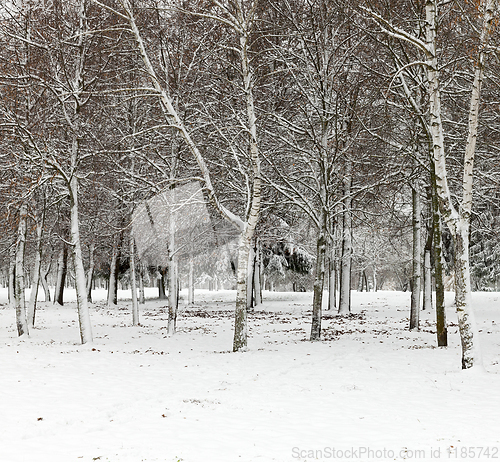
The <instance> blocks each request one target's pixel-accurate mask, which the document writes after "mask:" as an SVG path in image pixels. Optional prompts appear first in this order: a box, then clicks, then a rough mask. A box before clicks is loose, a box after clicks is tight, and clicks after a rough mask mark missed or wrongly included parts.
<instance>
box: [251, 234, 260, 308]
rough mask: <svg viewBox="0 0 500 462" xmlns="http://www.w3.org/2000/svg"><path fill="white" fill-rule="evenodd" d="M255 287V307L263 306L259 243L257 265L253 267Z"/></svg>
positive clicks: (256, 249) (256, 257) (256, 256)
mask: <svg viewBox="0 0 500 462" xmlns="http://www.w3.org/2000/svg"><path fill="white" fill-rule="evenodd" d="M253 271H254V274H253V286H254V301H255V306H257V305H260V304H262V284H261V277H260V275H261V252H260V245H259V241H257V243H256V246H255V263H254V266H253Z"/></svg>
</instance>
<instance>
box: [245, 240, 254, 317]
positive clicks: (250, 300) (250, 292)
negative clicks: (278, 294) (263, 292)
mask: <svg viewBox="0 0 500 462" xmlns="http://www.w3.org/2000/svg"><path fill="white" fill-rule="evenodd" d="M254 275H255V251H254V247H253V246H250V251H249V254H248V269H247V309H249V310H252V309H253V307H254V306H255V298H254V292H255V282H254Z"/></svg>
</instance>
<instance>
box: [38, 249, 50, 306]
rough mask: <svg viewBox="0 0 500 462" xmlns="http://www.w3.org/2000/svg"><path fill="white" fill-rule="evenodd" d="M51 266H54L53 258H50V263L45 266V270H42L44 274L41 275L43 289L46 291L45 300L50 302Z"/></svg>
mask: <svg viewBox="0 0 500 462" xmlns="http://www.w3.org/2000/svg"><path fill="white" fill-rule="evenodd" d="M51 258H52V257H51ZM51 267H52V259H51V260H50V262H49V264H48V265H47V267H46V268H45V271H42V274H41V276H40V282H41V283H42V287H43V291H44V293H45V301H46V302H50V289H49V283H48V282H47V277H48V275H49V273H50V268H51Z"/></svg>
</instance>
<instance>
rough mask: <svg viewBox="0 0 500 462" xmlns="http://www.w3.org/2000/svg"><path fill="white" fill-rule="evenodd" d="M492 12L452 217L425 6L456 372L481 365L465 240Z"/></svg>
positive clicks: (488, 9)
mask: <svg viewBox="0 0 500 462" xmlns="http://www.w3.org/2000/svg"><path fill="white" fill-rule="evenodd" d="M496 9H497V1H496V0H486V1H485V2H484V12H483V23H482V28H481V37H480V44H479V51H478V55H477V59H476V63H475V68H474V81H473V84H472V88H471V100H470V107H469V119H468V135H467V143H466V147H465V154H464V172H463V182H462V188H463V196H462V203H461V204H460V205H461V207H460V213H458V212H457V211H456V210H455V208H454V206H453V204H452V201H451V194H450V190H449V186H448V179H447V170H446V160H445V152H444V135H443V133H444V132H443V124H442V119H441V98H440V92H439V73H438V68H439V67H438V59H437V46H436V43H437V40H436V31H437V24H438V1H437V0H427V3H426V41H427V43H426V45H427V57H428V65H427V66H426V69H427V79H428V81H429V105H430V115H431V123H430V126H431V132H432V138H433V158H434V163H435V168H436V186H437V188H436V190H437V195H438V198H439V203H440V209H441V213H442V218H443V219H444V221H445V223H446V224H447V226H448V228H449V229H450V231H451V234H452V236H453V239H454V244H455V258H456V260H455V290H456V297H455V300H456V307H457V315H458V321H459V330H460V338H461V341H462V368H464V369H467V368H470V367H472V366H475V365H478V366H482V356H481V352H480V348H479V342H478V330H477V327H476V324H475V320H474V313H473V307H472V303H471V287H470V273H469V240H468V231H469V223H470V213H471V209H472V191H473V187H472V180H473V165H474V155H475V147H476V138H477V127H478V123H479V104H480V98H481V87H482V81H483V75H484V66H485V59H486V53H487V45H488V42H489V39H490V36H491V32H492V27H493V23H494V19H495V13H496Z"/></svg>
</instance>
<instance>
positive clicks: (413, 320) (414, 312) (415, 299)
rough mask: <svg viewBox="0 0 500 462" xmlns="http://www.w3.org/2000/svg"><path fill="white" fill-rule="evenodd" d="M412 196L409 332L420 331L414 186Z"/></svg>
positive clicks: (417, 198)
mask: <svg viewBox="0 0 500 462" xmlns="http://www.w3.org/2000/svg"><path fill="white" fill-rule="evenodd" d="M411 194H412V204H413V207H412V212H413V213H412V215H413V216H412V228H413V271H412V288H411V308H410V330H420V326H419V320H420V282H421V278H422V274H421V273H422V268H421V263H420V259H421V258H422V257H421V253H422V252H421V243H420V229H421V225H420V194H419V191H418V189H417V185H416V184H415V185H414V187H413V188H412V191H411Z"/></svg>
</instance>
